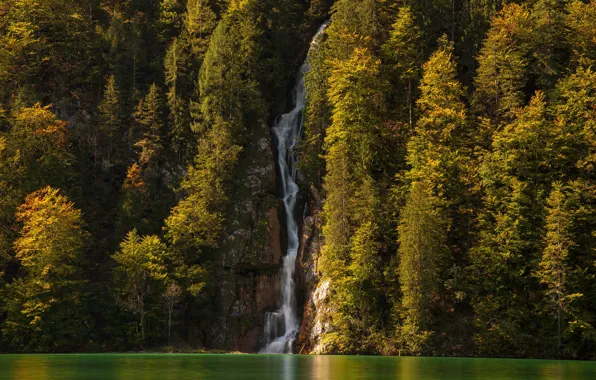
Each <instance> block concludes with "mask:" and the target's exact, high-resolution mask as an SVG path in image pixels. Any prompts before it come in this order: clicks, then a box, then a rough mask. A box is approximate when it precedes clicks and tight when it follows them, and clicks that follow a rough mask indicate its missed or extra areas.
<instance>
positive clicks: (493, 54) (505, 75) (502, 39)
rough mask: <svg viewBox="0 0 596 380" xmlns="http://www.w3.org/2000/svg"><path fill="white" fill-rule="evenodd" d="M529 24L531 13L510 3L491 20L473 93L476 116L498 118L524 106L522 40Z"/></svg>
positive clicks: (523, 55)
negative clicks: (478, 114) (479, 114)
mask: <svg viewBox="0 0 596 380" xmlns="http://www.w3.org/2000/svg"><path fill="white" fill-rule="evenodd" d="M530 22H531V21H530V12H528V11H527V10H526V8H525V7H524V6H520V5H517V4H513V3H512V4H508V5H506V6H505V7H503V10H502V11H501V12H500V13H499V15H498V16H497V17H496V18H494V19H493V21H492V25H491V28H490V30H489V32H488V36H487V37H486V40H485V41H484V44H483V47H482V49H481V50H480V54H479V56H478V72H477V75H476V79H475V86H476V92H475V93H474V107H475V109H476V111H477V112H478V113H484V114H485V115H487V116H488V117H490V118H497V119H499V118H504V117H508V116H509V115H510V114H511V112H512V111H513V110H514V109H515V108H517V107H520V106H522V105H523V100H524V93H523V89H524V87H525V83H526V80H527V71H526V67H527V58H526V54H527V46H525V45H524V44H523V43H522V41H523V38H524V37H523V34H524V33H525V32H526V31H528V30H530V28H531V27H530Z"/></svg>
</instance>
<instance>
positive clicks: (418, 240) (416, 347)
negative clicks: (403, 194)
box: [397, 182, 448, 354]
mask: <svg viewBox="0 0 596 380" xmlns="http://www.w3.org/2000/svg"><path fill="white" fill-rule="evenodd" d="M446 232H447V229H446V226H445V222H444V216H443V215H441V209H440V204H439V202H438V201H437V199H436V198H435V196H434V195H433V193H432V188H431V187H430V186H429V183H428V182H414V183H412V190H411V193H410V197H409V198H408V200H407V202H406V206H405V207H404V209H403V211H402V213H401V219H400V223H399V251H398V255H399V279H400V284H401V291H402V293H403V296H402V301H401V303H402V304H401V310H402V318H403V325H401V326H399V327H398V329H397V334H398V336H397V341H398V342H400V345H401V346H402V349H403V350H406V351H408V352H410V353H413V354H418V353H420V352H421V351H422V350H423V349H424V344H425V341H426V340H427V339H428V335H429V333H430V329H431V326H432V323H433V319H432V316H431V312H430V308H431V303H432V299H433V298H434V296H435V294H436V293H437V290H438V281H437V280H438V275H439V273H440V269H441V266H443V265H444V263H445V259H446V258H447V252H448V250H447V246H446V244H447V241H446V240H447V234H446Z"/></svg>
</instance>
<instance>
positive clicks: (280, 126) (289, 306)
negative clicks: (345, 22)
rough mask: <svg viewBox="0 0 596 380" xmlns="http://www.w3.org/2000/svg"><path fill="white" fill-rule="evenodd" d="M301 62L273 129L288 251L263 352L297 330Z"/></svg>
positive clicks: (285, 343)
mask: <svg viewBox="0 0 596 380" xmlns="http://www.w3.org/2000/svg"><path fill="white" fill-rule="evenodd" d="M327 25H328V22H326V23H324V24H323V25H322V26H321V27H320V28H319V31H318V32H317V34H316V35H315V37H314V38H313V40H312V42H311V49H312V47H313V45H316V44H317V43H318V41H319V38H320V36H321V35H322V34H323V33H324V31H325V28H326V27H327ZM308 69H309V67H308V62H305V63H304V64H303V65H302V67H301V68H300V71H299V73H298V78H297V80H296V85H295V87H294V89H293V91H292V101H293V104H294V109H293V110H291V111H290V112H288V113H286V114H284V115H282V116H280V117H279V118H278V119H277V120H276V122H275V125H274V127H273V128H272V129H273V135H274V142H275V144H276V146H277V163H278V165H279V172H280V175H281V184H282V188H281V193H282V200H283V203H284V207H285V215H286V228H287V235H288V250H287V253H286V256H285V257H284V259H283V268H282V272H281V293H282V297H281V298H282V299H281V301H282V302H281V307H280V309H279V310H276V311H274V312H270V313H267V315H266V316H265V330H264V339H265V347H264V348H263V350H261V352H263V353H292V346H293V345H294V340H295V338H296V334H297V333H298V329H299V327H300V326H299V320H298V316H297V315H296V292H295V283H294V272H295V268H296V256H297V254H298V245H299V240H298V225H297V224H296V219H295V215H294V209H295V207H296V196H297V195H298V185H296V159H295V157H294V148H295V146H296V144H297V142H298V139H299V138H300V135H301V134H302V110H303V109H304V104H305V102H306V87H305V84H304V74H305V73H306V72H307V71H308Z"/></svg>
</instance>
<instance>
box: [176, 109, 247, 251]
mask: <svg viewBox="0 0 596 380" xmlns="http://www.w3.org/2000/svg"><path fill="white" fill-rule="evenodd" d="M228 128H229V127H227V126H226V125H225V124H224V122H223V121H221V120H220V121H218V122H216V124H215V125H214V127H213V129H211V130H210V131H209V132H208V133H207V134H206V135H205V137H203V138H201V139H200V141H199V153H198V154H197V156H196V157H195V163H194V165H192V166H190V167H189V168H188V174H187V175H186V177H185V178H184V180H183V182H182V185H181V186H182V189H183V191H184V192H185V194H186V196H185V197H184V198H183V199H182V200H181V201H180V202H179V203H178V205H177V206H175V207H174V208H173V209H172V212H171V214H170V216H169V217H168V219H166V236H167V237H168V239H169V241H170V242H171V243H172V244H173V245H174V246H175V247H178V248H180V249H191V248H194V249H200V248H201V247H205V246H217V244H218V240H219V236H220V234H221V232H222V230H223V222H224V215H225V207H226V205H227V200H228V198H227V195H226V184H227V181H228V180H229V179H230V176H231V168H232V167H233V166H234V165H235V164H236V161H237V159H238V154H239V153H240V151H241V148H240V147H239V146H236V145H234V144H233V143H232V136H231V134H230V132H229V131H228Z"/></svg>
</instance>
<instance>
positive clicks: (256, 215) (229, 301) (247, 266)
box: [211, 124, 282, 352]
mask: <svg viewBox="0 0 596 380" xmlns="http://www.w3.org/2000/svg"><path fill="white" fill-rule="evenodd" d="M248 140H249V143H248V144H247V147H246V148H245V151H244V152H243V153H242V155H241V157H240V160H239V162H240V164H239V166H238V168H237V169H236V171H237V172H236V175H235V176H234V178H237V180H236V182H235V184H234V189H235V191H234V194H233V195H232V197H231V205H232V206H231V208H230V210H229V214H228V215H227V221H228V227H227V229H226V236H225V238H224V240H223V243H222V245H221V247H220V249H219V254H220V257H219V258H218V259H219V260H218V264H217V265H218V279H219V280H218V284H217V285H218V290H217V292H218V294H217V307H218V310H217V311H216V315H218V317H217V320H216V322H215V324H214V325H213V326H212V327H211V330H212V334H213V337H214V338H213V342H212V344H213V346H214V347H219V348H223V349H232V350H237V351H242V352H254V351H255V350H256V349H257V345H258V339H259V337H260V334H261V332H262V330H263V315H264V314H265V311H267V310H270V309H273V308H275V307H276V305H277V303H278V302H279V300H278V299H279V297H278V295H279V267H280V261H281V256H282V249H281V245H282V244H281V241H280V239H281V235H280V231H281V226H280V217H279V213H280V209H281V207H280V204H279V200H278V199H277V197H276V169H275V162H274V156H273V151H272V146H271V138H270V133H269V127H268V126H267V125H266V124H262V125H261V127H260V128H258V129H256V130H253V131H251V134H250V136H249V137H248Z"/></svg>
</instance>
